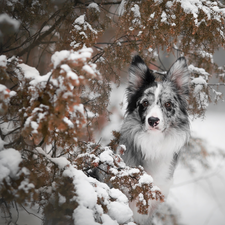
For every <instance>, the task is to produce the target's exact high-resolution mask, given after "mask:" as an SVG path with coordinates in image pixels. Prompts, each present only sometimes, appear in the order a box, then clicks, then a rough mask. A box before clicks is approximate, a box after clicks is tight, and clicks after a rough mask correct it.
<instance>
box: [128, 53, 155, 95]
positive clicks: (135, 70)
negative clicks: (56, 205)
mask: <svg viewBox="0 0 225 225" xmlns="http://www.w3.org/2000/svg"><path fill="white" fill-rule="evenodd" d="M129 72H130V77H129V87H128V90H129V93H130V94H132V93H134V92H136V91H137V90H139V89H140V88H141V87H143V86H147V85H150V84H151V83H153V82H154V81H155V77H154V75H153V74H152V73H151V71H150V70H149V68H148V66H147V65H146V64H145V62H144V61H143V59H142V58H141V57H140V56H139V55H136V56H134V58H133V60H132V63H131V66H130V70H129Z"/></svg>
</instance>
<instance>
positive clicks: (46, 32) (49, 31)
mask: <svg viewBox="0 0 225 225" xmlns="http://www.w3.org/2000/svg"><path fill="white" fill-rule="evenodd" d="M68 14H69V12H68V11H66V12H65V14H64V15H62V16H61V17H60V18H59V19H58V20H57V21H56V22H55V23H54V25H52V27H51V28H49V29H48V30H47V31H45V32H44V33H43V34H42V35H40V36H39V38H37V40H36V41H34V42H33V43H32V44H31V45H29V46H28V47H27V48H25V49H23V50H22V51H21V52H19V53H18V54H17V56H22V55H23V54H25V53H26V52H27V51H30V50H31V49H33V48H34V47H36V46H37V45H39V44H40V43H41V42H42V40H43V39H44V38H45V37H46V36H48V35H49V34H51V33H52V32H53V31H54V30H55V29H56V28H57V26H58V25H59V24H60V23H61V22H62V21H63V20H64V19H65V18H66V17H67V15H68Z"/></svg>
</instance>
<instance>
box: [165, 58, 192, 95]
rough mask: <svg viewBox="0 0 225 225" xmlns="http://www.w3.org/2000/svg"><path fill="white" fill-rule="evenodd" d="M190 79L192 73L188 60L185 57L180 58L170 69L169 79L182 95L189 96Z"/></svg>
mask: <svg viewBox="0 0 225 225" xmlns="http://www.w3.org/2000/svg"><path fill="white" fill-rule="evenodd" d="M189 78H190V73H189V71H188V67H187V63H186V59H185V58H184V57H180V58H178V59H177V60H176V62H175V63H174V64H173V65H172V66H171V68H170V69H169V71H168V73H167V79H168V80H170V81H172V82H173V83H175V85H176V87H177V88H178V90H180V92H181V93H182V94H184V95H188V93H189Z"/></svg>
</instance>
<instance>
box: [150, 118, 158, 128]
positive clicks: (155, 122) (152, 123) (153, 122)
mask: <svg viewBox="0 0 225 225" xmlns="http://www.w3.org/2000/svg"><path fill="white" fill-rule="evenodd" d="M148 123H149V125H150V126H151V127H156V126H157V125H158V124H159V118H158V117H154V116H151V117H149V118H148Z"/></svg>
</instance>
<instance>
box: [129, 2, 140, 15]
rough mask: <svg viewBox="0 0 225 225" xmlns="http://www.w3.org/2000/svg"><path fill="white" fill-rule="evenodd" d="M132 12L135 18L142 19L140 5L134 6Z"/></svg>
mask: <svg viewBox="0 0 225 225" xmlns="http://www.w3.org/2000/svg"><path fill="white" fill-rule="evenodd" d="M130 10H131V11H132V12H133V13H134V17H139V18H140V17H141V13H140V7H139V5H137V4H134V6H133V7H132V8H131V9H130Z"/></svg>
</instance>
